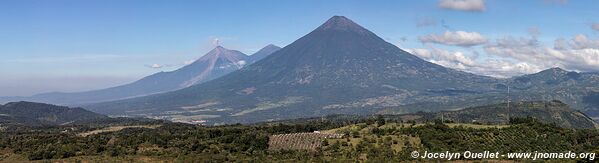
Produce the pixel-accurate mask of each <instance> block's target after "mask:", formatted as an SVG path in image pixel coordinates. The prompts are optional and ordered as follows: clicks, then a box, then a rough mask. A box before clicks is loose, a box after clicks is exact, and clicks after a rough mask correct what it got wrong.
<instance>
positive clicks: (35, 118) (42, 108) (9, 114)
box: [0, 102, 109, 126]
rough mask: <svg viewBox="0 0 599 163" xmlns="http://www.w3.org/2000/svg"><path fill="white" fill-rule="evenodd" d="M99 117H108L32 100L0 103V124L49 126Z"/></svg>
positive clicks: (98, 118)
mask: <svg viewBox="0 0 599 163" xmlns="http://www.w3.org/2000/svg"><path fill="white" fill-rule="evenodd" d="M101 119H109V117H108V116H105V115H102V114H98V113H94V112H91V111H87V110H85V109H82V108H69V107H64V106H56V105H49V104H42V103H33V102H10V103H7V104H6V105H0V125H27V126H51V125H63V124H69V123H74V122H78V121H90V120H101Z"/></svg>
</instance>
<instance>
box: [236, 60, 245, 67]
mask: <svg viewBox="0 0 599 163" xmlns="http://www.w3.org/2000/svg"><path fill="white" fill-rule="evenodd" d="M245 64H247V62H246V61H245V60H240V61H237V65H239V67H243V66H244V65H245Z"/></svg>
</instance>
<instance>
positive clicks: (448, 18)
mask: <svg viewBox="0 0 599 163" xmlns="http://www.w3.org/2000/svg"><path fill="white" fill-rule="evenodd" d="M480 3H482V6H481V4H480ZM333 15H343V16H346V17H348V18H350V19H352V20H354V21H355V22H357V23H358V24H360V25H362V26H364V27H366V28H368V29H369V30H371V31H373V32H374V33H376V34H377V35H379V36H380V37H382V38H384V39H385V40H387V41H389V42H391V43H393V44H396V45H398V46H399V47H401V48H402V49H404V50H407V51H409V52H413V53H417V54H416V55H418V56H420V57H421V58H423V59H426V60H429V61H431V62H435V63H438V64H441V65H444V66H447V67H452V68H456V69H461V70H464V71H469V72H473V73H477V74H482V75H489V76H497V77H508V76H513V75H520V74H526V73H533V72H535V71H538V70H541V69H544V68H548V67H555V66H559V67H562V68H565V69H569V70H575V71H595V70H598V71H599V65H598V64H599V54H598V52H597V51H596V50H597V49H599V41H598V36H599V25H597V26H596V29H593V25H594V24H595V23H597V22H599V17H597V15H599V5H596V3H594V2H593V1H590V0H588V1H582V0H581V1H566V0H530V1H518V0H487V1H483V0H426V1H376V0H375V1H348V0H344V1H340V0H328V1H318V0H313V1H310V0H308V1H281V0H270V1H269V0H260V1H243V0H222V1H183V0H181V1H158V0H149V1H148V0H97V1H96V0H89V1H79V0H53V1H40V0H3V1H0V49H1V51H0V76H2V78H0V90H2V91H0V96H12V95H32V94H35V93H42V92H50V91H63V92H72V91H81V90H91V89H98V88H105V87H109V86H116V85H119V84H124V83H128V82H132V81H134V80H136V79H139V78H141V77H143V76H147V75H150V74H152V73H156V72H160V71H171V70H174V69H177V68H179V67H181V66H183V65H184V62H186V61H190V60H194V59H197V58H199V57H201V56H202V55H203V54H205V53H206V52H208V51H209V50H210V49H212V48H213V46H214V44H213V41H214V40H215V39H219V40H221V44H222V45H223V46H224V47H226V48H229V49H236V50H240V51H242V52H244V53H246V54H252V53H253V52H255V51H257V50H258V49H260V48H261V47H263V46H265V45H267V44H271V43H272V44H276V45H279V46H285V45H287V44H289V43H291V42H293V41H294V40H296V39H297V38H299V37H301V36H303V35H305V34H307V33H308V32H310V31H311V30H313V29H314V28H316V27H317V26H318V25H320V24H321V23H323V22H324V21H326V20H327V19H328V18H330V17H331V16H333ZM444 34H445V35H444ZM577 36H578V37H577ZM581 36H583V37H584V38H583V37H581ZM576 38H578V39H576ZM556 40H562V41H561V42H559V43H562V44H564V45H565V47H566V48H556V46H555V45H556V43H557V42H558V41H556ZM532 42H534V43H532ZM519 43H520V44H519ZM538 49H544V50H538ZM569 55H575V56H576V57H569ZM563 56H566V57H563ZM571 58H574V59H571ZM541 61H542V62H541ZM595 61H597V62H595ZM152 64H158V65H171V66H163V67H162V68H149V67H148V65H152Z"/></svg>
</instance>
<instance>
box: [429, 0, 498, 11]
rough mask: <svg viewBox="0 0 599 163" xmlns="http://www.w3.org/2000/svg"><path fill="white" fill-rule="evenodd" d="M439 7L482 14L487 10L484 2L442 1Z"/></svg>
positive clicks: (476, 0) (470, 0)
mask: <svg viewBox="0 0 599 163" xmlns="http://www.w3.org/2000/svg"><path fill="white" fill-rule="evenodd" d="M439 7H440V8H444V9H450V10H460V11H471V12H481V11H484V10H485V8H486V7H485V1H483V0H440V1H439Z"/></svg>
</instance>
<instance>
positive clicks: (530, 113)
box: [399, 101, 599, 128]
mask: <svg viewBox="0 0 599 163" xmlns="http://www.w3.org/2000/svg"><path fill="white" fill-rule="evenodd" d="M507 106H508V105H507V103H500V104H492V105H486V106H477V107H470V108H466V109H462V110H457V111H441V112H418V113H414V114H405V115H400V116H399V117H400V118H401V119H404V120H415V121H425V120H428V121H432V120H434V119H443V120H448V121H453V122H456V123H481V124H507V123H508V116H509V118H526V117H532V118H535V119H537V120H539V121H541V122H544V123H555V124H556V125H558V126H561V127H567V128H599V124H598V123H597V122H596V121H594V120H593V119H591V118H590V117H588V116H586V115H585V114H584V113H582V112H580V111H578V110H574V109H571V108H570V107H569V106H568V105H566V104H564V103H562V102H561V101H520V102H515V103H511V104H510V107H509V109H508V107H507ZM508 113H509V114H508Z"/></svg>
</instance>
